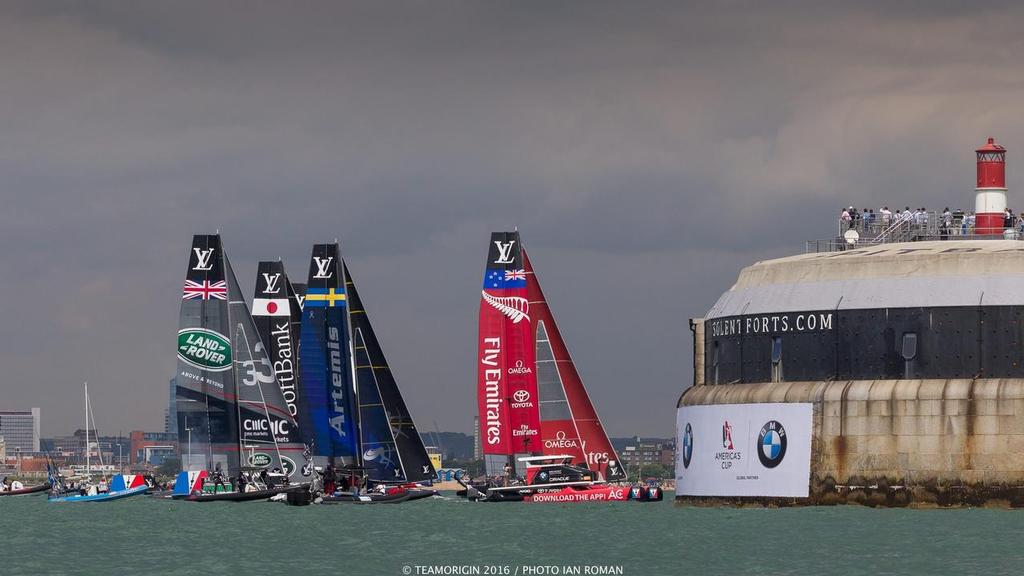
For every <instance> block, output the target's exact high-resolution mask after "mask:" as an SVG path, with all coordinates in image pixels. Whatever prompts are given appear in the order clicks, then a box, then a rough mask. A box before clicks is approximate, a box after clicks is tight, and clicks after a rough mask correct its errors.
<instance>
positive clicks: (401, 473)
mask: <svg viewBox="0 0 1024 576" xmlns="http://www.w3.org/2000/svg"><path fill="white" fill-rule="evenodd" d="M343 267H344V272H345V278H346V279H347V282H346V292H347V296H348V305H349V315H350V318H351V323H352V341H353V344H354V350H355V354H354V358H355V372H356V381H357V384H358V390H359V408H360V410H359V415H360V435H361V439H362V448H363V465H364V466H366V467H367V468H368V469H369V470H370V477H371V478H372V479H374V480H381V481H405V482H420V481H424V480H433V479H434V478H436V476H437V471H436V470H434V466H433V464H432V463H431V461H430V457H429V456H427V451H426V449H425V448H424V446H423V440H422V439H421V438H420V435H419V432H417V430H416V425H415V423H413V420H412V416H411V415H410V414H409V409H408V408H407V407H406V405H405V400H403V399H402V394H401V392H400V391H399V390H398V383H397V382H396V381H395V377H394V375H393V374H392V372H391V368H390V367H389V366H388V362H387V359H386V358H385V357H384V352H383V350H381V347H380V343H379V342H378V341H377V335H376V334H374V331H373V326H372V325H371V324H370V318H369V316H368V315H367V313H366V309H365V308H364V307H363V303H362V300H361V299H360V298H359V292H358V291H357V290H356V286H355V283H354V282H353V280H352V275H351V273H349V270H348V266H347V265H344V264H343Z"/></svg>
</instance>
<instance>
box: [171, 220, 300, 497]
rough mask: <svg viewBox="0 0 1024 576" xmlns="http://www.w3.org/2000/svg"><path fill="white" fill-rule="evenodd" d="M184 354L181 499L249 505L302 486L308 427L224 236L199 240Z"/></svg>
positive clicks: (189, 285)
mask: <svg viewBox="0 0 1024 576" xmlns="http://www.w3.org/2000/svg"><path fill="white" fill-rule="evenodd" d="M177 348H178V350H177V356H178V374H177V377H176V394H177V411H178V440H179V445H181V446H185V447H186V450H184V451H183V452H184V453H183V456H185V458H184V466H183V468H184V470H183V471H182V472H181V473H180V474H179V477H178V481H177V482H176V483H175V491H174V493H173V496H174V497H175V498H178V499H187V500H193V501H199V502H208V501H224V500H228V501H239V502H241V501H250V500H262V499H266V498H268V497H270V496H274V495H276V494H280V493H284V492H288V491H292V490H297V489H301V488H302V484H301V482H300V478H301V476H296V475H297V474H298V473H299V467H298V466H297V465H296V460H297V458H298V457H299V456H301V454H302V451H303V448H304V447H303V445H302V443H301V441H299V440H298V439H297V434H296V433H295V431H296V429H297V427H298V423H297V422H296V420H295V418H294V417H293V416H292V414H291V412H290V410H289V406H288V403H287V402H286V400H285V397H284V393H283V392H282V388H281V386H280V385H279V383H278V380H277V376H276V373H275V370H274V365H273V363H272V362H271V359H270V356H269V355H268V351H267V348H266V347H265V346H264V343H263V341H262V340H261V338H260V335H259V332H258V330H257V328H256V324H255V322H254V321H253V317H252V315H251V314H250V313H249V307H248V306H247V305H246V303H245V300H244V298H243V295H242V290H241V288H240V287H239V284H238V280H237V278H236V277H235V273H234V271H233V270H232V268H231V263H230V261H229V260H228V258H227V255H226V254H225V253H224V250H223V246H222V243H221V238H220V235H219V234H211V235H207V234H197V235H195V236H194V237H193V238H192V249H191V251H190V252H189V264H188V271H187V274H186V279H185V285H184V288H183V291H182V300H181V315H180V324H179V330H178V342H177Z"/></svg>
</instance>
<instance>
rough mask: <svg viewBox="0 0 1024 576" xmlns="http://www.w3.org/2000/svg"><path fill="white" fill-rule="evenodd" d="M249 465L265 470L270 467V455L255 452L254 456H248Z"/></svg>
mask: <svg viewBox="0 0 1024 576" xmlns="http://www.w3.org/2000/svg"><path fill="white" fill-rule="evenodd" d="M249 465H250V466H256V467H257V468H266V467H267V466H270V454H266V453H264V452H256V453H255V454H251V455H249Z"/></svg>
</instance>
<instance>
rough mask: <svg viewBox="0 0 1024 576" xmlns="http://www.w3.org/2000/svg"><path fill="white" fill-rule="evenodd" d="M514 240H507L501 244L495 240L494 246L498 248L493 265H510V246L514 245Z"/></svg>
mask: <svg viewBox="0 0 1024 576" xmlns="http://www.w3.org/2000/svg"><path fill="white" fill-rule="evenodd" d="M515 243H516V241H515V240H509V241H508V242H502V241H501V240H495V241H494V245H495V246H497V247H498V259H497V260H495V261H494V263H495V264H511V263H512V246H513V245H515Z"/></svg>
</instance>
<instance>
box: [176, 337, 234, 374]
mask: <svg viewBox="0 0 1024 576" xmlns="http://www.w3.org/2000/svg"><path fill="white" fill-rule="evenodd" d="M178 358H180V359H181V360H182V361H183V362H185V363H187V364H191V365H192V366H195V367H196V368H200V369H202V370H212V371H214V372H221V371H224V370H227V369H228V368H231V343H230V342H229V341H228V339H227V338H225V337H224V335H223V334H220V333H218V332H214V331H213V330H207V329H205V328H185V329H184V330H180V331H179V332H178Z"/></svg>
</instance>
